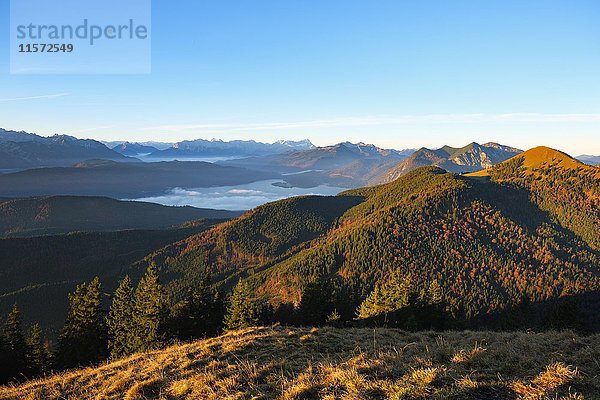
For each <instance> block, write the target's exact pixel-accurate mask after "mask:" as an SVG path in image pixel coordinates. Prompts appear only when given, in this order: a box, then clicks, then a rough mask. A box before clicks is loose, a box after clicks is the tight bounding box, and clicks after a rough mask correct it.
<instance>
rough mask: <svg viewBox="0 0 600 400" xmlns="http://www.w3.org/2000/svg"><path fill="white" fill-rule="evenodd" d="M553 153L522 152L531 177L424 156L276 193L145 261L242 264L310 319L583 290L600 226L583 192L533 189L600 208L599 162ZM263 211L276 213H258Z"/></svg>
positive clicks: (594, 270) (230, 270) (227, 273)
mask: <svg viewBox="0 0 600 400" xmlns="http://www.w3.org/2000/svg"><path fill="white" fill-rule="evenodd" d="M530 154H535V155H536V157H533V158H532V157H529V155H530ZM554 154H555V152H553V151H550V150H548V151H545V150H544V151H541V152H540V154H539V157H538V152H537V151H534V153H526V154H525V157H524V158H523V160H524V162H523V167H524V168H525V169H526V171H525V172H523V174H524V176H525V177H527V176H532V177H534V178H533V180H534V182H535V185H533V186H527V185H514V184H505V183H504V182H502V181H500V180H494V179H493V178H492V179H491V180H489V179H485V178H478V177H463V176H460V175H455V174H452V173H448V172H446V171H444V170H442V169H440V168H436V167H425V168H421V169H418V170H416V171H413V172H411V173H409V174H407V175H406V176H403V177H401V178H400V179H398V180H396V181H394V182H391V183H389V184H386V185H382V186H377V187H371V188H365V189H357V190H353V191H349V192H345V193H342V194H341V195H339V196H336V197H333V198H310V201H312V202H314V203H316V205H317V206H316V207H314V206H312V207H306V208H303V207H301V206H300V205H301V204H303V202H304V201H308V200H307V199H291V200H287V201H284V202H276V203H272V204H268V205H266V206H263V207H262V208H259V209H257V210H255V211H253V212H251V213H249V214H247V215H245V216H244V217H242V218H240V219H239V220H235V221H232V222H229V223H227V224H225V225H221V226H219V227H216V228H214V229H212V230H210V231H208V232H206V233H204V234H201V235H199V236H196V237H192V238H189V239H186V240H185V241H183V242H180V243H179V244H177V245H176V246H172V247H170V248H167V249H166V250H164V251H161V252H158V253H156V254H154V255H152V256H151V257H149V258H148V260H147V261H150V260H152V261H154V262H157V263H158V265H159V266H161V267H162V270H163V271H164V272H168V271H188V273H189V271H191V270H203V269H204V268H207V269H208V270H210V271H212V272H213V278H214V279H215V280H216V281H217V282H218V283H220V284H222V285H225V287H229V286H231V285H232V284H233V283H235V282H236V281H237V280H238V279H239V277H244V278H246V279H247V281H248V282H249V283H250V284H251V285H252V286H253V287H254V288H255V289H256V293H257V294H259V295H260V296H264V298H266V299H268V300H269V302H270V303H271V304H272V305H273V307H275V309H276V310H277V309H280V310H290V309H295V310H299V311H298V312H300V313H301V314H302V313H305V315H304V316H300V317H299V318H301V319H302V318H305V320H311V321H312V322H313V323H319V322H323V321H324V320H325V319H326V318H327V316H328V314H330V313H331V312H333V311H334V310H336V312H338V313H340V314H341V319H342V320H352V319H354V318H355V317H356V315H357V312H359V315H360V316H361V318H376V317H378V316H379V315H382V314H386V315H387V314H388V313H390V312H396V311H399V310H402V309H404V308H406V307H408V306H409V305H411V304H417V303H419V304H423V303H424V304H429V303H431V302H432V301H433V300H432V299H435V302H436V303H437V304H438V305H439V304H443V308H444V310H445V311H446V312H447V313H448V314H449V315H450V316H451V318H455V319H456V318H458V319H461V320H474V319H478V318H482V316H485V315H490V314H493V313H496V312H500V311H507V310H509V309H510V308H511V307H515V306H517V305H523V304H526V303H527V304H529V303H548V302H550V303H552V302H556V301H557V299H559V298H562V299H567V298H571V297H577V299H578V300H577V301H580V300H579V297H581V296H583V297H585V299H586V300H585V301H588V300H587V299H588V297H589V296H592V297H593V296H594V295H595V294H597V291H598V289H600V273H599V266H600V253H599V252H598V248H597V243H598V232H599V231H598V230H590V231H585V227H587V225H586V223H585V221H584V223H582V224H577V223H576V220H577V218H575V217H574V216H572V215H571V214H570V213H571V211H572V210H578V207H579V206H578V205H573V206H572V207H570V208H568V207H566V206H564V207H559V206H557V205H556V203H549V204H551V206H548V207H549V208H552V210H553V211H552V212H550V213H548V212H547V211H545V209H544V207H546V203H545V202H544V201H542V200H540V199H538V196H539V195H538V193H563V195H562V196H563V197H564V198H569V199H579V200H581V201H583V202H584V203H583V204H584V205H585V207H588V209H587V210H588V211H587V212H589V213H591V214H590V215H597V213H598V202H597V195H596V194H595V193H597V184H598V180H597V171H596V170H594V169H592V170H589V171H586V172H582V175H572V174H577V171H579V169H578V168H579V165H580V163H578V162H577V161H575V160H573V159H571V158H570V157H568V156H566V155H565V157H567V158H565V159H564V160H562V161H561V162H560V163H559V164H558V165H555V166H554V167H553V168H550V167H548V166H547V165H549V164H551V165H554V164H552V159H553V158H552V157H553V156H554ZM534 158H535V160H534ZM537 158H540V159H539V160H537ZM514 162H515V161H511V162H509V163H506V164H501V166H500V167H498V169H497V170H495V169H492V170H490V174H492V176H494V174H496V173H498V174H499V173H500V172H495V171H503V170H504V169H505V168H506V167H505V165H512V164H511V163H514ZM540 165H543V166H544V167H539V166H540ZM505 174H507V173H505ZM586 177H587V178H586ZM522 179H525V178H522ZM544 185H548V188H547V189H543V188H544ZM581 193H587V194H586V196H587V197H584V198H580V196H582V195H581ZM561 204H562V203H561ZM290 205H294V207H292V208H291V209H290ZM329 207H333V208H331V209H332V210H334V211H335V212H332V213H328V212H327V210H328V209H329ZM267 210H268V214H269V215H273V216H274V217H273V219H270V218H261V212H262V211H265V212H266V211H267ZM573 212H575V211H573ZM577 215H582V213H581V212H579V213H578V214H577ZM315 218H316V221H320V222H319V223H315ZM586 221H588V222H589V221H591V219H587V220H586ZM597 222H598V221H597V220H596V223H597ZM584 231H585V232H587V234H584ZM234 232H244V233H243V234H242V235H237V236H236V235H235V234H234ZM288 232H293V234H291V235H290V234H289V233H288ZM247 238H248V239H247ZM182 279H185V278H182ZM315 299H316V300H315ZM581 301H583V300H581ZM308 304H312V306H310V307H309V306H308ZM582 304H583V303H582ZM582 308H587V307H583V306H582ZM584 311H585V310H584ZM283 315H284V316H285V315H286V313H285V312H284V313H283ZM582 318H583V317H582ZM554 319H556V318H554ZM583 319H586V318H583ZM588 319H589V318H588Z"/></svg>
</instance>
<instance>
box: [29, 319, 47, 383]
mask: <svg viewBox="0 0 600 400" xmlns="http://www.w3.org/2000/svg"><path fill="white" fill-rule="evenodd" d="M27 348H28V352H27V364H28V366H29V370H30V372H31V373H32V374H34V375H39V374H43V373H44V372H46V371H47V370H48V364H49V355H48V350H47V348H46V346H45V345H44V342H43V338H42V328H40V326H39V325H38V324H34V325H33V326H32V327H31V329H30V330H29V335H28V336H27Z"/></svg>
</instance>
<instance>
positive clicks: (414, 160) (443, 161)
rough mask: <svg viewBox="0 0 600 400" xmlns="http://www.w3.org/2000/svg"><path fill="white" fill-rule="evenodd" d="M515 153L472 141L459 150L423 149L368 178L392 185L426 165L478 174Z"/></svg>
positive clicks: (445, 147)
mask: <svg viewBox="0 0 600 400" xmlns="http://www.w3.org/2000/svg"><path fill="white" fill-rule="evenodd" d="M519 153H521V150H519V149H515V148H512V147H508V146H503V145H500V144H498V143H485V144H483V145H480V144H477V143H474V142H473V143H470V144H468V145H467V146H465V147H461V148H454V147H450V146H444V147H442V148H440V149H436V150H430V149H427V148H425V147H423V148H421V149H419V150H417V151H416V152H415V153H413V154H412V155H411V156H409V157H407V158H406V159H405V160H404V161H402V162H400V163H399V164H398V165H397V166H395V167H394V168H391V169H390V170H388V171H386V172H385V173H384V174H382V175H380V176H377V177H374V178H372V183H376V184H381V183H388V182H392V181H394V180H396V179H398V178H399V177H400V176H402V175H405V174H407V173H408V172H410V171H413V170H415V169H417V168H419V167H426V166H430V165H433V166H437V167H440V168H443V169H445V170H446V171H449V172H456V173H464V172H473V171H478V170H481V169H484V168H489V167H491V166H492V165H495V164H498V163H500V162H502V161H504V160H507V159H509V158H511V157H513V156H515V155H517V154H519Z"/></svg>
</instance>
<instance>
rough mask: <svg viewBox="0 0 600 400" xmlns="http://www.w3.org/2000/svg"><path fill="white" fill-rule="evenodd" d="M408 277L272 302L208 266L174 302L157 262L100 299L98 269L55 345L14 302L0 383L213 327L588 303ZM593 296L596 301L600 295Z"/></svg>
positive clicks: (577, 323)
mask: <svg viewBox="0 0 600 400" xmlns="http://www.w3.org/2000/svg"><path fill="white" fill-rule="evenodd" d="M416 282H418V281H417V280H416V279H415V278H414V277H412V276H406V275H403V274H402V273H400V270H397V271H395V272H394V273H392V274H391V275H390V277H389V279H388V280H385V281H383V282H382V283H380V284H378V285H376V286H375V288H374V289H373V290H372V291H371V292H370V293H369V294H368V295H367V296H366V297H364V296H362V295H361V292H360V291H359V289H358V288H359V285H358V284H357V283H356V284H355V285H350V286H348V285H343V284H341V283H340V282H339V281H338V280H337V279H325V280H321V281H316V282H313V283H311V284H308V285H306V286H305V287H304V288H303V291H302V296H301V300H300V302H299V303H298V304H296V305H295V306H292V305H280V306H278V307H276V308H274V307H273V306H272V304H271V303H269V301H268V299H267V297H265V296H262V295H259V294H258V293H257V292H256V290H255V289H254V287H253V285H252V282H251V281H250V280H247V279H246V280H239V281H238V283H237V284H236V285H235V287H234V288H233V290H232V291H231V293H228V294H227V295H225V294H223V293H220V292H219V291H218V290H216V289H215V288H214V286H213V285H211V277H210V274H209V273H204V274H203V276H202V277H201V279H199V281H198V282H197V283H198V284H197V285H195V286H194V287H193V289H190V290H189V291H188V293H186V295H185V296H184V297H183V300H178V301H175V300H174V299H173V297H172V296H171V295H170V294H169V290H168V289H167V287H166V286H164V285H163V284H162V283H161V281H160V279H159V274H158V270H157V269H156V267H155V266H154V265H151V266H150V267H149V268H148V270H147V271H146V274H145V275H144V276H143V277H142V279H141V280H140V281H139V283H138V284H137V285H135V286H134V285H133V283H132V281H131V279H130V278H129V277H128V276H126V277H125V278H124V279H123V280H121V282H120V285H119V287H118V288H117V289H116V291H115V292H114V293H113V294H112V296H111V301H110V306H109V307H103V303H104V302H103V297H105V296H106V295H107V294H106V293H104V292H103V290H102V285H101V283H100V280H99V279H98V278H95V279H93V280H92V281H91V282H89V283H83V284H81V285H79V286H78V287H77V289H76V290H75V291H74V292H73V293H71V294H70V295H69V312H68V315H67V318H66V320H65V323H64V325H63V327H62V329H61V332H60V334H59V336H58V341H57V343H56V345H55V346H54V348H51V346H50V345H49V343H48V341H47V340H44V339H43V335H42V331H41V329H40V328H39V326H38V325H33V326H32V327H31V328H30V329H29V330H28V332H27V333H24V331H23V327H22V320H21V313H20V311H19V309H18V307H17V306H16V305H15V306H14V307H13V309H12V311H11V312H10V313H9V314H8V316H7V317H6V320H5V322H4V324H3V329H2V334H1V336H0V383H6V382H10V381H22V380H26V379H30V378H33V377H36V376H40V375H43V374H45V373H48V372H51V371H59V370H63V369H68V368H75V367H80V366H86V365H90V364H97V363H99V362H101V361H103V360H107V359H112V360H114V359H119V358H123V357H126V356H128V355H131V354H134V353H137V352H144V351H149V350H153V349H157V348H161V347H163V346H165V345H168V344H171V343H175V342H177V341H182V340H191V339H196V338H203V337H208V336H213V335H217V334H219V333H221V332H222V331H224V330H232V329H240V328H245V327H249V326H257V325H268V324H273V323H282V324H286V325H310V326H320V325H325V324H328V325H333V326H339V327H341V326H386V327H396V328H402V329H406V330H415V331H416V330H445V329H467V328H468V329H473V328H481V327H486V328H494V329H508V330H512V329H517V330H522V329H527V328H533V329H541V328H552V329H561V328H570V329H578V328H581V327H582V325H581V318H582V315H581V313H582V310H583V308H584V307H583V305H582V304H581V303H580V302H579V300H578V299H576V298H564V299H561V300H560V301H557V302H554V303H553V304H550V305H543V306H542V307H540V306H539V305H536V304H532V303H530V302H529V301H528V300H527V299H523V300H522V301H521V302H519V303H518V304H516V305H515V306H514V307H511V308H508V309H506V310H504V312H503V313H499V314H496V315H488V316H486V318H483V319H482V318H476V319H472V318H470V317H469V316H468V315H467V313H465V312H464V310H463V311H461V312H456V311H452V308H451V307H450V304H449V303H448V301H447V299H448V297H447V293H446V292H445V290H444V288H443V285H442V284H440V282H438V281H437V280H433V281H431V282H430V284H429V285H427V287H422V286H421V287H419V286H418V285H417V284H416ZM597 300H598V299H596V300H595V301H596V304H598V301H597Z"/></svg>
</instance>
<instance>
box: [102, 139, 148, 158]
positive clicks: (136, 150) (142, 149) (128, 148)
mask: <svg viewBox="0 0 600 400" xmlns="http://www.w3.org/2000/svg"><path fill="white" fill-rule="evenodd" d="M112 149H113V150H114V151H116V152H117V153H120V154H123V155H124V156H131V157H135V156H140V155H149V154H152V153H154V152H156V151H159V150H158V149H157V148H156V147H154V146H149V145H144V144H141V143H130V142H124V143H121V144H118V145H116V146H115V147H113V148H112Z"/></svg>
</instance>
